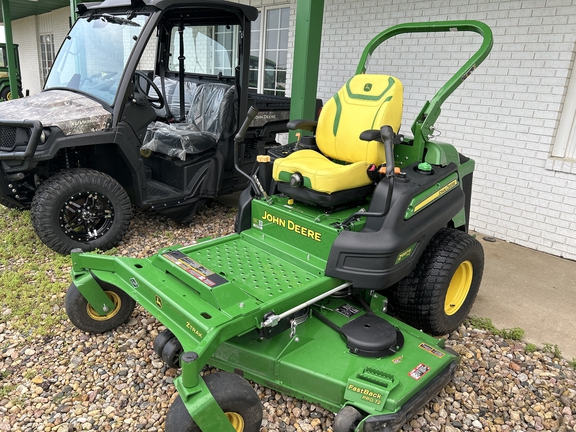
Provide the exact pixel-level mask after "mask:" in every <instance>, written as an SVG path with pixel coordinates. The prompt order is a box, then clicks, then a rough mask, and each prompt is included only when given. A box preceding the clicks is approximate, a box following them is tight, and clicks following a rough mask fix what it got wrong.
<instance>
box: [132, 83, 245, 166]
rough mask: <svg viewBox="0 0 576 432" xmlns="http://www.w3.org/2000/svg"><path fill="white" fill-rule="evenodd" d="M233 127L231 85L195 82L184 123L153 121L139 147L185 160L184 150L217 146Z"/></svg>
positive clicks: (186, 151) (234, 117)
mask: <svg viewBox="0 0 576 432" xmlns="http://www.w3.org/2000/svg"><path fill="white" fill-rule="evenodd" d="M235 128H236V113H235V108H234V86H231V85H228V84H222V83H208V84H200V85H198V86H196V89H195V92H194V95H193V98H192V101H191V104H190V110H189V111H188V114H187V115H186V122H184V123H170V124H168V123H164V122H155V123H153V124H152V125H150V126H149V127H148V131H147V132H146V136H145V137H144V145H143V146H142V149H141V150H152V151H155V152H159V153H163V154H166V155H168V156H172V157H178V158H179V159H181V160H186V155H187V154H197V153H202V152H204V151H206V150H209V149H212V148H216V145H217V144H218V142H219V141H220V140H221V139H226V138H229V137H230V136H232V134H233V133H234V131H235Z"/></svg>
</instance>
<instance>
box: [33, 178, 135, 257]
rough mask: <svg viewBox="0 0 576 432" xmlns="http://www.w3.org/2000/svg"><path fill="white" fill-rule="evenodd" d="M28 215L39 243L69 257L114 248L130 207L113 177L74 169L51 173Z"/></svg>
mask: <svg viewBox="0 0 576 432" xmlns="http://www.w3.org/2000/svg"><path fill="white" fill-rule="evenodd" d="M30 215H31V219H32V225H33V226H34V230H35V231H36V234H37V235H38V237H39V238H40V240H42V241H43V242H44V243H45V244H46V246H48V247H49V248H50V249H52V250H54V251H55V252H58V253H61V254H69V253H70V251H72V249H75V248H79V249H82V250H83V251H85V252H87V251H91V250H94V249H100V250H106V249H109V248H111V247H113V246H114V245H116V244H117V243H118V242H119V241H120V239H121V238H122V236H123V235H124V233H125V232H126V229H128V224H129V223H130V217H131V215H132V206H131V204H130V199H129V198H128V195H127V194H126V192H125V191H124V189H123V188H122V186H120V184H118V182H117V181H116V180H114V179H113V178H112V177H110V176H109V175H107V174H104V173H102V172H99V171H96V170H93V169H89V168H75V169H71V170H68V171H61V172H59V173H57V174H54V175H53V176H52V177H50V178H49V179H48V180H46V181H45V182H44V183H43V184H42V185H41V186H40V187H39V188H38V191H37V192H36V194H35V195H34V199H33V200H32V208H31V214H30Z"/></svg>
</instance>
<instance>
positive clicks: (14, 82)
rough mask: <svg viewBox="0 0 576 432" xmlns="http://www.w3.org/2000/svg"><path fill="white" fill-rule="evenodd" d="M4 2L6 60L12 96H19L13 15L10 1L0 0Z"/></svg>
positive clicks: (15, 97) (14, 97)
mask: <svg viewBox="0 0 576 432" xmlns="http://www.w3.org/2000/svg"><path fill="white" fill-rule="evenodd" d="M0 2H1V3H2V17H3V18H4V34H5V35H6V47H7V49H6V61H7V63H8V79H9V82H10V92H11V93H12V98H13V99H17V98H18V76H17V74H16V56H15V55H14V49H13V46H14V42H13V40H12V17H11V14H10V2H9V1H8V0H0Z"/></svg>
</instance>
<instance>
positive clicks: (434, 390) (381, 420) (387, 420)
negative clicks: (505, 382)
mask: <svg viewBox="0 0 576 432" xmlns="http://www.w3.org/2000/svg"><path fill="white" fill-rule="evenodd" d="M457 365H458V361H457V360H455V361H453V362H452V363H450V365H449V366H448V367H447V368H445V369H444V370H442V371H440V372H439V373H438V375H436V376H435V377H434V378H433V379H432V380H431V381H430V382H429V383H428V384H426V386H424V387H423V388H422V389H421V390H420V391H418V393H416V394H415V395H414V396H412V397H411V398H410V399H408V401H407V402H406V403H405V404H404V405H402V408H400V410H399V411H398V412H396V413H394V414H382V415H375V416H371V417H368V418H367V419H366V420H365V421H364V426H363V429H362V430H363V431H364V432H394V431H397V430H399V429H401V428H402V426H403V425H404V424H405V423H406V422H407V421H408V420H409V419H411V418H412V417H413V416H414V415H415V414H416V413H417V412H418V411H419V410H420V409H421V408H422V407H423V406H424V405H425V404H426V403H428V402H429V401H430V400H431V399H432V398H433V397H434V396H436V395H437V394H438V393H439V392H440V391H441V390H442V389H443V388H444V387H446V385H447V384H448V383H449V382H450V380H451V379H452V376H453V375H454V372H455V371H456V366H457Z"/></svg>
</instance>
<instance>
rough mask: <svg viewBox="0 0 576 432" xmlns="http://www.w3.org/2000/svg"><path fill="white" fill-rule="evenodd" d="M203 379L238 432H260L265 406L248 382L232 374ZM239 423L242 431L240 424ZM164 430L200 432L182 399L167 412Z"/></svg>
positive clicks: (176, 401)
mask: <svg viewBox="0 0 576 432" xmlns="http://www.w3.org/2000/svg"><path fill="white" fill-rule="evenodd" d="M203 379H204V381H205V382H206V385H207V386H208V389H209V390H210V392H211V393H212V396H214V399H216V402H218V405H220V408H222V410H223V411H224V413H225V414H226V415H227V416H228V419H229V420H230V423H231V424H232V425H233V426H234V428H235V429H236V431H237V432H259V431H260V426H261V425H262V404H261V403H260V398H259V397H258V395H257V394H256V392H255V391H254V389H253V388H252V386H251V385H250V384H249V383H248V381H246V380H245V379H244V378H242V377H240V376H238V375H236V374H233V373H229V372H216V373H213V374H210V375H206V376H204V377H203ZM240 420H241V421H242V423H243V425H242V427H240V425H239V424H238V422H239V421H240ZM165 427H166V429H165V430H166V432H200V428H199V427H198V425H196V422H195V421H194V420H193V419H192V417H190V413H188V410H187V409H186V406H185V405H184V402H182V399H181V398H180V396H178V397H177V398H176V399H175V400H174V402H173V403H172V405H171V406H170V409H169V410H168V414H167V415H166V425H165Z"/></svg>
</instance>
